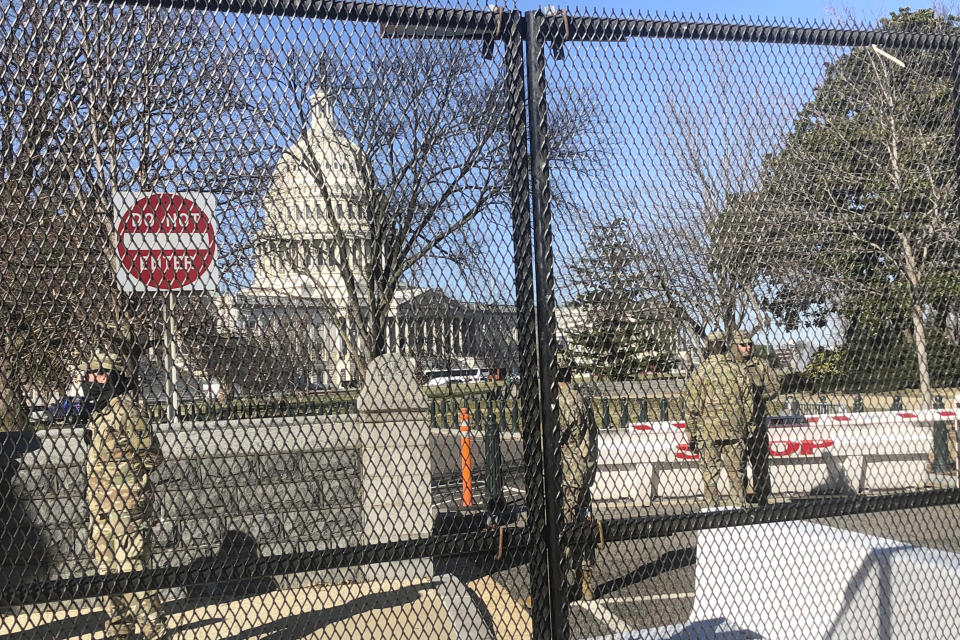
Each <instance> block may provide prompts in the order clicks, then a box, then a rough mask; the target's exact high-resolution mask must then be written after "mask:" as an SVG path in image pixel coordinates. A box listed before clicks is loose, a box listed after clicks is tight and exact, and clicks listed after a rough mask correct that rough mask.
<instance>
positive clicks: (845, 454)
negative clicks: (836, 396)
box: [592, 409, 956, 504]
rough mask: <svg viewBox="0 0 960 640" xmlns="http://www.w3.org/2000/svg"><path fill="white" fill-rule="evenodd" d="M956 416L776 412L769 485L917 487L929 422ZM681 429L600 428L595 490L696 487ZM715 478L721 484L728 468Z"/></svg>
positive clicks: (815, 490) (654, 493) (929, 444)
mask: <svg viewBox="0 0 960 640" xmlns="http://www.w3.org/2000/svg"><path fill="white" fill-rule="evenodd" d="M955 419H956V412H955V411H952V410H949V409H926V410H922V411H877V412H864V413H850V414H820V415H811V416H797V417H795V418H785V417H777V418H774V419H773V420H772V422H771V424H770V426H769V430H768V433H769V437H770V478H771V483H772V486H773V492H774V494H790V495H798V494H836V493H854V492H857V493H859V492H862V491H867V490H890V489H905V490H908V489H916V488H919V487H923V485H924V482H925V481H926V465H927V459H928V455H929V454H930V452H931V451H932V450H933V431H932V428H931V426H932V424H933V422H935V421H947V420H950V421H952V420H955ZM685 430H686V424H685V423H683V422H647V423H635V424H633V425H632V426H631V427H630V428H625V429H618V430H611V431H602V432H601V433H600V439H599V461H598V463H599V464H598V472H597V478H596V480H595V482H594V485H593V492H592V493H593V498H594V499H595V500H629V501H632V502H635V503H637V504H650V503H651V502H652V501H653V500H654V499H656V498H665V497H666V498H679V497H694V496H697V495H701V494H702V484H703V483H702V478H701V476H700V472H699V470H698V468H697V458H698V457H699V456H698V454H697V453H695V452H694V451H692V450H691V449H690V445H689V442H688V440H687V437H686V431H685ZM748 467H749V465H748ZM748 473H749V468H748ZM721 483H722V486H721V490H726V486H725V483H726V474H721Z"/></svg>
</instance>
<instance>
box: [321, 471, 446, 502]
mask: <svg viewBox="0 0 960 640" xmlns="http://www.w3.org/2000/svg"><path fill="white" fill-rule="evenodd" d="M361 485H362V482H361V480H360V477H359V476H353V477H345V478H331V479H329V480H325V481H322V482H321V483H320V491H319V494H318V497H319V500H318V501H317V502H316V504H318V505H324V506H345V505H351V504H359V503H360V502H361V501H362V500H363V495H362V493H363V492H362V489H361ZM427 490H428V491H429V484H428V485H427Z"/></svg>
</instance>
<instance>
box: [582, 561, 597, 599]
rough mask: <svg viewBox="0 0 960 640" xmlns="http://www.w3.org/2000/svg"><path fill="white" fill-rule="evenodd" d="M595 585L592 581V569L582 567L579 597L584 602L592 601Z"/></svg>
mask: <svg viewBox="0 0 960 640" xmlns="http://www.w3.org/2000/svg"><path fill="white" fill-rule="evenodd" d="M596 588H597V585H596V583H595V582H594V581H593V568H592V567H584V568H583V575H582V576H581V578H580V597H581V598H582V599H584V600H593V599H594V597H595V595H594V591H595V590H596Z"/></svg>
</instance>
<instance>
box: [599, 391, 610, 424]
mask: <svg viewBox="0 0 960 640" xmlns="http://www.w3.org/2000/svg"><path fill="white" fill-rule="evenodd" d="M600 407H601V409H602V411H603V413H602V418H601V423H600V428H601V429H609V428H610V427H612V426H613V425H612V424H611V423H612V422H613V419H612V418H611V417H610V401H609V400H607V399H606V398H604V399H603V400H601V401H600Z"/></svg>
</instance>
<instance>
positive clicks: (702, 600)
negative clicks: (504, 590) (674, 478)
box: [609, 522, 960, 640]
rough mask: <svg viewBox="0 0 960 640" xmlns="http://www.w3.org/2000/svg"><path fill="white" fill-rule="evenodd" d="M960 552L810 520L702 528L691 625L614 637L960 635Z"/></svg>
mask: <svg viewBox="0 0 960 640" xmlns="http://www.w3.org/2000/svg"><path fill="white" fill-rule="evenodd" d="M957 584H960V555H957V554H955V553H949V552H946V551H940V550H937V549H930V548H927V547H919V546H914V545H910V544H906V543H904V542H900V541H897V540H889V539H885V538H877V537H874V536H869V535H864V534H861V533H857V532H854V531H847V530H843V529H835V528H832V527H826V526H823V525H819V524H813V523H810V522H781V523H769V524H760V525H750V526H743V527H727V528H722V529H712V530H706V531H701V532H700V534H699V536H698V538H697V568H696V590H695V594H694V602H693V608H692V611H691V614H690V618H689V619H688V621H687V622H686V623H685V624H682V625H671V626H668V627H660V628H657V629H641V630H636V631H632V632H627V633H623V634H618V635H616V636H609V638H611V639H612V638H618V639H619V640H667V639H670V640H681V639H693V638H699V639H702V640H705V639H707V638H717V639H719V638H765V639H767V640H794V639H796V638H804V639H811V640H815V639H819V638H822V639H824V640H827V639H829V640H860V639H861V638H879V639H882V640H894V639H897V640H899V639H901V638H903V639H905V640H914V639H916V640H927V639H929V638H942V639H944V640H947V639H952V638H958V637H960V591H958V590H957V589H956V585H957Z"/></svg>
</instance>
